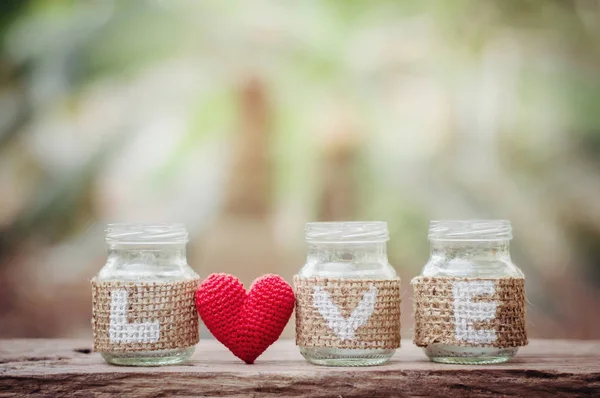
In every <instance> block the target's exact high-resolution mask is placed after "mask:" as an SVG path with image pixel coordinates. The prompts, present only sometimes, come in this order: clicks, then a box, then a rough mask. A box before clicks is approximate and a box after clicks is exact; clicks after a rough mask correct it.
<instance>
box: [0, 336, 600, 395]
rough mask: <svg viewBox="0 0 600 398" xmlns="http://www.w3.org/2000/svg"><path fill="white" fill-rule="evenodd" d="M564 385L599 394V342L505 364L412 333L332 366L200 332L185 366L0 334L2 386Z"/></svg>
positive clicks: (381, 390)
mask: <svg viewBox="0 0 600 398" xmlns="http://www.w3.org/2000/svg"><path fill="white" fill-rule="evenodd" d="M467 393H468V394H470V395H473V396H484V397H485V396H495V395H497V394H500V395H506V396H510V395H518V396H521V395H527V396H548V395H550V394H563V395H573V396H576V395H577V396H580V395H584V394H590V395H596V396H600V341H565V340H534V341H532V343H531V344H530V345H529V346H528V347H525V348H523V349H521V351H520V352H519V354H518V356H517V357H516V358H515V359H514V360H513V361H512V362H509V363H507V364H502V365H486V366H463V365H441V364H434V363H431V362H429V361H428V360H427V358H426V357H425V356H424V355H423V354H422V352H421V350H420V349H419V348H417V347H415V346H414V345H412V344H409V343H407V342H405V344H404V347H403V348H401V349H400V350H398V352H397V353H396V355H395V356H394V358H393V359H392V361H391V362H390V363H389V364H386V365H382V366H376V367H366V368H329V367H319V366H314V365H310V364H308V363H306V362H305V361H304V359H303V358H302V356H301V355H300V354H299V352H298V350H297V349H296V347H295V346H294V343H293V342H290V341H280V342H277V343H276V344H275V345H274V346H273V347H271V348H269V350H267V352H266V353H265V354H264V355H263V356H261V357H260V358H259V359H258V360H257V362H256V364H254V365H246V364H244V363H242V362H241V361H239V360H238V359H236V358H235V357H233V355H232V354H230V353H229V351H227V349H226V348H224V347H223V346H221V345H220V344H218V343H216V342H215V341H209V340H207V341H202V342H201V343H200V344H199V345H198V346H197V348H196V353H195V354H194V357H193V358H192V360H191V361H190V362H188V363H186V364H184V365H180V366H168V367H157V368H130V367H117V366H111V365H108V364H106V363H104V361H103V360H102V358H101V357H100V355H99V354H97V353H92V352H91V343H90V342H89V341H81V340H80V341H77V340H3V341H0V395H2V396H21V395H24V394H37V395H42V396H44V395H46V396H57V395H67V394H68V395H73V396H90V395H96V396H102V395H108V394H120V395H136V396H162V395H183V396H185V395H187V396H227V397H248V396H260V395H265V396H273V395H282V396H294V397H331V396H334V397H339V396H341V397H374V396H377V397H385V396H414V395H437V396H440V395H444V396H449V397H452V396H463V395H465V394H467Z"/></svg>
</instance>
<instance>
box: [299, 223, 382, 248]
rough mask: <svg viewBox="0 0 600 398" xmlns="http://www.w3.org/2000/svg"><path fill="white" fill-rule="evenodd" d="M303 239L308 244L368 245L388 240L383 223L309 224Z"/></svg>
mask: <svg viewBox="0 0 600 398" xmlns="http://www.w3.org/2000/svg"><path fill="white" fill-rule="evenodd" d="M304 231H305V234H306V235H305V238H306V241H307V242H308V243H369V242H386V241H387V240H389V232H388V228H387V223H386V222H383V221H364V222H363V221H346V222H309V223H306V228H305V230H304Z"/></svg>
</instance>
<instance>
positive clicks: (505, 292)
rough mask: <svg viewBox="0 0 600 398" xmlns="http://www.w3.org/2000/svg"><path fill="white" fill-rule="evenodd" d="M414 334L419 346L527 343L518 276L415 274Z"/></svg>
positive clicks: (522, 288)
mask: <svg viewBox="0 0 600 398" xmlns="http://www.w3.org/2000/svg"><path fill="white" fill-rule="evenodd" d="M411 284H412V285H413V289H414V305H415V335H414V342H415V344H416V345H418V346H420V347H426V346H428V345H429V344H433V343H441V344H447V345H454V346H464V347H499V348H507V347H519V346H524V345H527V333H526V328H525V312H526V301H525V280H524V279H523V278H451V277H422V276H420V277H416V278H414V279H413V280H412V282H411Z"/></svg>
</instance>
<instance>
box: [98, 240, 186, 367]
mask: <svg viewBox="0 0 600 398" xmlns="http://www.w3.org/2000/svg"><path fill="white" fill-rule="evenodd" d="M197 278H198V275H197V274H196V273H195V272H194V270H192V268H190V266H189V265H188V264H187V260H186V252H185V243H160V244H152V243H127V244H119V243H109V251H108V259H107V262H106V265H105V266H104V267H103V268H102V269H101V270H100V272H99V273H98V275H97V277H96V279H97V280H98V281H103V282H104V281H106V282H108V281H115V282H116V281H118V282H137V283H139V282H142V283H143V282H177V281H187V280H193V279H197ZM194 348H195V347H194V346H190V347H184V348H175V349H168V350H156V351H134V352H101V355H102V357H103V358H104V360H106V362H108V363H111V364H115V365H125V366H159V365H170V364H177V363H181V362H184V361H185V360H186V359H188V358H189V357H190V356H191V355H192V354H193V353H194Z"/></svg>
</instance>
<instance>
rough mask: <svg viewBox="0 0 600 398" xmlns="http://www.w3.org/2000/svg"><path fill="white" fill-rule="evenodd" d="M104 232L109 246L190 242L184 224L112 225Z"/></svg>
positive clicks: (108, 225) (107, 226)
mask: <svg viewBox="0 0 600 398" xmlns="http://www.w3.org/2000/svg"><path fill="white" fill-rule="evenodd" d="M104 232H105V240H106V243H109V244H122V245H126V244H153V245H156V244H185V243H187V242H188V240H189V239H188V231H187V229H186V227H185V225H184V224H183V223H152V224H143V223H110V224H107V225H106V229H105V230H104Z"/></svg>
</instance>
